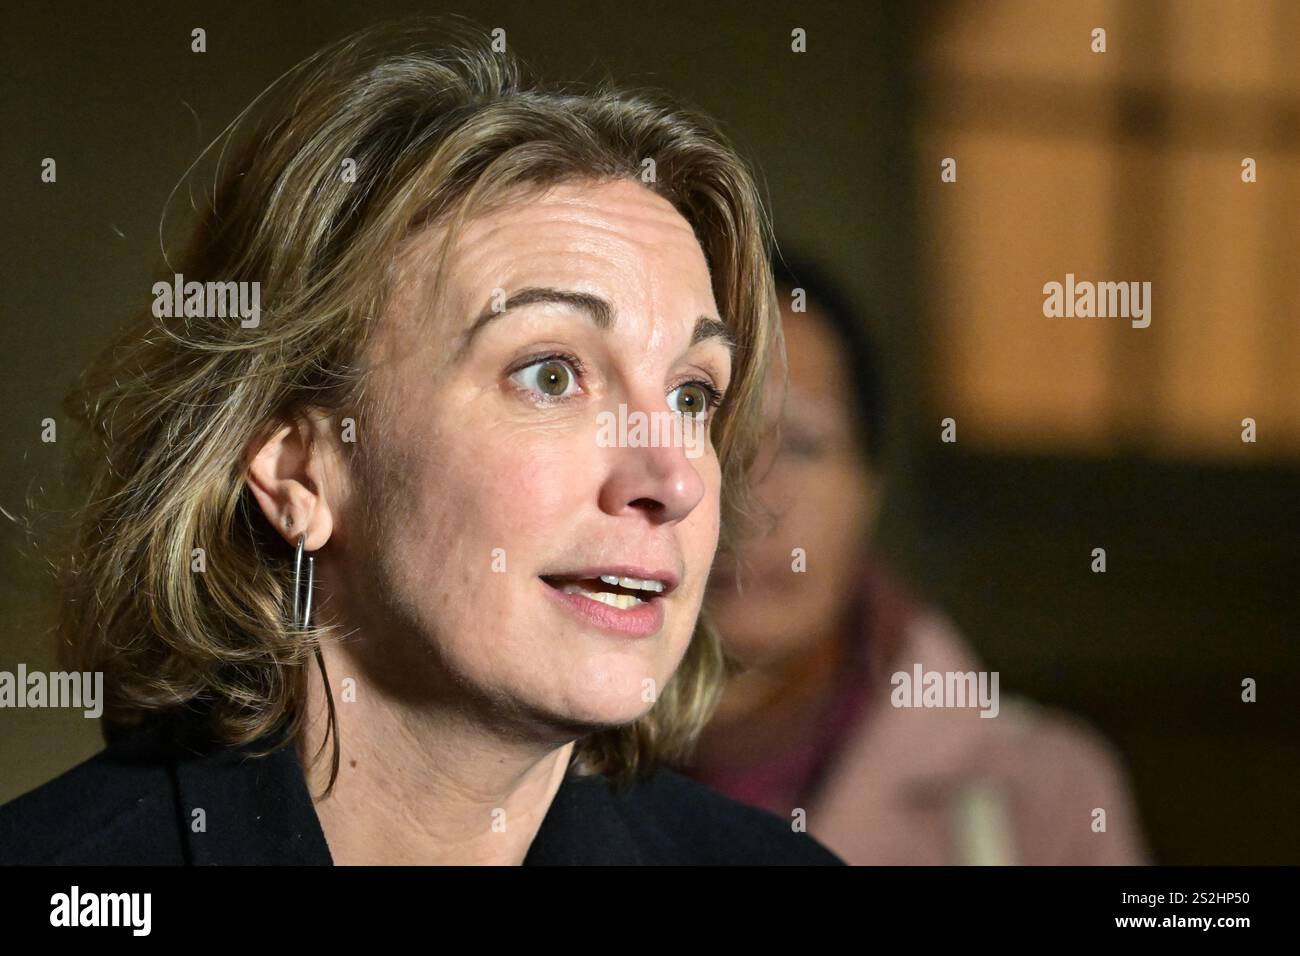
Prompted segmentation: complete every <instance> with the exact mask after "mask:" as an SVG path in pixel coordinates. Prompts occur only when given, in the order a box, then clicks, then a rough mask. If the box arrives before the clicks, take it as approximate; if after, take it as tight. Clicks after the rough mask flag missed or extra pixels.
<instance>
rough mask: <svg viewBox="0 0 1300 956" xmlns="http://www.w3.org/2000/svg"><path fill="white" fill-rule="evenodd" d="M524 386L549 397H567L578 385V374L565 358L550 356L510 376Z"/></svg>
mask: <svg viewBox="0 0 1300 956" xmlns="http://www.w3.org/2000/svg"><path fill="white" fill-rule="evenodd" d="M510 378H511V380H512V381H514V382H518V383H519V384H520V385H522V386H523V387H524V388H526V389H528V390H530V391H534V392H538V393H540V394H542V395H545V396H546V397H547V398H567V397H568V396H569V395H572V394H573V392H572V391H570V388H571V387H572V388H575V389H576V386H577V381H578V376H577V373H576V372H575V371H574V370H573V366H572V365H570V364H569V363H568V362H566V361H565V360H564V359H557V358H549V359H543V360H542V361H540V362H534V363H533V364H532V365H529V366H526V367H524V368H521V369H520V370H519V371H517V372H515V373H514V374H513V375H511V376H510Z"/></svg>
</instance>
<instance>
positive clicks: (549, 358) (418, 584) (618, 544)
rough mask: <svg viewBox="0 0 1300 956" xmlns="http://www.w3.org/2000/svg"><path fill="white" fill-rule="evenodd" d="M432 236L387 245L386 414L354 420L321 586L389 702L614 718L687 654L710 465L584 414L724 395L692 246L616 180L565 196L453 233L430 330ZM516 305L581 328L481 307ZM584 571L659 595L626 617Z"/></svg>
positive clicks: (641, 701)
mask: <svg viewBox="0 0 1300 956" xmlns="http://www.w3.org/2000/svg"><path fill="white" fill-rule="evenodd" d="M441 236H442V233H441V232H440V231H438V230H436V229H435V230H430V231H429V232H428V233H427V234H425V235H422V236H420V237H418V238H417V239H416V240H415V242H414V244H413V245H412V247H411V248H409V249H408V250H407V251H408V253H409V255H407V256H404V258H403V263H404V268H403V272H402V274H401V278H400V279H399V286H398V293H397V295H396V296H395V299H394V301H393V303H392V305H391V306H390V309H389V312H388V314H386V315H385V316H384V317H383V322H382V323H381V327H380V331H379V332H378V333H377V335H378V338H377V341H376V342H375V343H374V347H373V349H372V350H371V352H370V354H369V359H368V360H369V364H370V366H371V367H372V369H373V375H372V385H371V387H372V395H373V396H374V397H375V398H376V399H377V402H378V404H379V405H381V406H383V407H385V408H386V412H385V413H384V414H382V415H379V416H377V417H378V419H379V420H375V421H361V422H358V425H357V439H356V440H357V442H358V450H359V451H360V452H361V457H360V460H361V461H362V462H363V464H361V465H359V466H358V467H357V470H356V472H355V473H354V474H353V476H352V478H351V481H350V482H349V484H350V486H351V489H352V490H351V493H350V495H349V500H348V502H347V506H346V507H345V508H343V509H342V510H341V511H342V513H341V514H340V515H339V517H338V519H337V520H336V522H335V534H334V537H333V539H332V543H333V544H334V545H335V548H334V549H333V553H332V554H329V556H328V558H329V560H328V562H327V561H326V560H325V559H326V556H327V555H326V552H329V551H330V550H331V549H330V548H328V547H327V548H326V550H325V552H322V562H321V566H322V569H323V570H329V572H330V576H331V578H332V580H331V581H330V582H329V583H328V584H327V586H328V587H330V588H331V589H332V590H333V591H334V592H335V593H338V594H339V600H338V602H337V607H338V608H339V609H340V610H341V612H342V613H343V614H344V616H345V618H348V619H350V620H345V621H344V623H345V624H355V625H359V626H360V627H361V628H362V630H363V631H364V632H365V635H366V642H365V643H366V644H367V649H366V650H363V651H359V653H361V654H363V655H365V656H366V657H367V658H368V666H371V667H372V668H373V669H374V670H375V672H376V673H375V674H374V675H373V676H374V678H375V679H380V680H384V681H386V682H388V683H389V685H390V689H392V690H394V691H396V692H398V693H402V694H406V695H411V696H416V697H418V696H421V695H429V694H433V693H441V692H449V693H461V694H463V695H468V696H469V697H471V698H473V699H475V700H476V701H478V702H479V703H486V704H488V705H489V706H490V708H491V709H492V712H494V713H497V714H502V713H509V714H511V715H512V716H513V717H514V718H516V719H521V720H524V721H527V722H528V723H529V724H530V725H534V726H544V727H546V728H548V729H553V728H555V727H562V728H564V731H565V733H572V732H574V731H575V730H576V731H589V730H590V729H592V728H593V727H604V726H612V725H616V724H621V723H626V722H629V721H632V720H635V719H636V718H638V717H639V716H641V715H642V714H644V713H645V712H646V711H647V710H649V709H650V707H651V705H652V704H653V702H654V700H655V699H656V698H657V696H658V694H659V693H660V692H661V691H662V689H663V688H664V685H665V684H666V683H667V681H668V680H669V678H670V677H671V676H672V674H673V671H674V670H675V668H676V667H677V664H678V662H679V661H680V660H681V658H682V655H683V653H684V651H685V649H686V647H687V644H688V642H689V640H690V638H691V634H692V631H693V629H694V626H695V622H696V617H697V615H698V613H699V610H700V603H701V600H702V598H703V593H704V588H705V584H706V581H707V578H708V574H709V569H710V565H711V563H712V561H713V556H714V549H715V547H716V545H717V539H718V521H719V490H720V470H719V465H718V460H717V457H716V454H715V453H714V449H713V447H712V442H711V441H708V442H706V443H705V446H704V447H703V448H702V449H697V450H698V451H699V452H700V453H699V454H688V449H687V448H685V447H683V446H682V444H681V443H678V445H677V446H676V447H664V446H663V445H662V444H661V445H660V446H659V447H644V446H641V447H628V444H629V443H627V442H624V443H623V444H624V447H619V446H618V445H617V444H615V445H613V446H610V444H609V442H608V441H607V440H605V439H607V438H608V437H609V436H610V434H611V433H610V431H609V430H608V429H605V430H603V429H602V423H603V422H604V420H602V418H601V417H600V416H601V415H602V413H608V414H610V415H614V416H618V415H619V406H620V405H625V406H626V409H625V411H624V414H625V415H628V416H634V415H635V414H636V413H642V414H645V415H647V416H649V415H650V414H651V413H658V415H659V421H660V422H661V423H662V422H664V421H665V418H664V416H666V415H669V416H670V415H671V414H672V413H673V412H674V411H684V412H685V413H687V414H694V413H695V412H696V410H699V409H701V408H702V407H707V403H708V402H710V401H711V399H710V398H708V397H707V396H708V395H709V390H710V389H717V390H718V391H719V392H722V391H725V389H726V388H727V386H728V383H729V379H730V375H731V351H730V348H729V347H728V345H727V338H726V337H724V336H720V335H718V334H705V335H703V337H701V336H699V335H697V326H698V325H699V323H700V322H701V320H704V321H705V325H704V326H703V328H704V331H705V333H708V332H714V333H716V332H717V331H718V330H717V329H715V328H714V327H712V326H710V325H709V324H708V320H717V319H718V318H719V316H718V309H717V305H716V303H715V301H714V297H713V291H712V285H711V282H710V276H709V270H708V266H707V264H706V262H705V259H704V256H703V253H702V251H701V249H700V246H699V244H698V242H697V241H696V238H695V235H694V233H693V231H692V229H691V226H690V225H689V223H687V222H686V220H685V219H684V218H683V217H682V216H681V215H680V214H678V213H677V212H676V210H674V209H673V207H672V206H671V205H670V204H669V203H668V202H667V201H665V200H664V199H662V198H660V197H658V196H656V195H655V194H653V193H652V192H650V191H649V190H648V189H646V188H645V187H643V186H641V185H639V184H637V183H635V182H631V181H627V182H619V183H615V184H607V185H599V186H596V185H587V184H571V185H565V186H561V187H557V188H555V189H553V190H551V191H550V192H549V193H547V194H545V195H543V196H540V197H539V196H537V195H535V194H534V195H532V196H530V197H527V198H522V199H519V200H518V201H515V202H513V203H512V204H511V205H509V206H508V207H506V208H503V209H499V210H497V211H494V212H492V213H490V214H486V215H484V216H482V217H480V218H478V219H476V220H473V221H471V222H470V223H469V224H468V225H467V227H466V229H465V230H464V231H463V232H462V234H461V235H460V237H459V240H458V241H457V242H456V244H455V245H454V246H453V251H452V253H451V258H450V259H449V262H448V272H447V275H448V277H449V279H448V286H447V288H446V297H445V299H444V303H443V305H442V307H441V308H439V309H438V310H436V314H433V313H431V312H430V311H428V310H429V305H428V301H429V300H428V298H427V291H428V288H429V286H428V285H426V283H427V282H429V281H430V280H431V275H430V270H429V269H428V267H427V263H428V262H429V261H430V257H431V255H432V252H433V249H434V241H435V239H438V238H441ZM524 290H557V291H558V292H562V293H570V294H572V293H578V294H580V295H582V296H588V297H592V298H591V299H590V300H588V301H589V302H591V303H595V305H594V312H593V311H592V310H591V309H589V308H588V307H584V306H583V305H582V304H581V300H578V299H575V298H573V297H572V296H570V299H569V301H568V302H565V301H547V296H548V295H550V294H549V293H546V294H543V293H536V292H535V293H533V294H532V296H531V301H530V302H526V303H524V304H519V305H510V306H509V307H508V308H506V309H504V311H503V310H502V308H501V307H502V305H503V304H504V303H509V302H510V301H511V300H512V298H513V297H517V296H518V295H519V294H520V293H521V292H523V291H524ZM551 298H554V296H551ZM597 300H603V303H604V304H605V305H601V304H600V303H599V302H598V301H597ZM647 420H648V419H647ZM606 424H607V423H606ZM614 437H615V439H616V440H617V434H616V433H615V435H614ZM602 574H605V575H615V576H618V577H620V578H622V577H628V578H638V579H643V580H647V581H653V582H654V583H652V584H650V585H649V587H650V588H651V589H653V588H655V587H662V588H663V589H664V590H663V593H656V592H655V591H654V590H646V589H645V587H644V586H642V585H641V584H639V583H637V584H636V587H635V588H634V589H633V590H634V592H635V594H639V595H640V597H641V598H642V599H643V600H642V601H641V603H637V604H635V605H634V606H632V607H630V608H624V607H622V606H612V604H615V603H616V604H620V605H622V604H627V603H630V602H631V601H633V600H634V599H635V595H634V593H633V591H628V592H627V594H626V595H624V594H623V592H624V590H625V586H624V585H615V586H612V585H610V584H608V583H602V582H600V581H599V580H598V577H599V576H600V575H602ZM566 590H567V591H569V592H573V593H567V594H566V593H565V592H566ZM596 591H603V592H606V593H607V594H610V593H618V595H619V596H617V597H612V598H610V597H606V598H605V599H604V601H605V602H612V603H604V602H602V600H600V599H593V598H592V597H589V596H586V595H589V594H592V593H594V592H596ZM440 689H441V690H440Z"/></svg>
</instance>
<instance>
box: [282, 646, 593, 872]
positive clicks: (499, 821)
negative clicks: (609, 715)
mask: <svg viewBox="0 0 1300 956" xmlns="http://www.w3.org/2000/svg"><path fill="white" fill-rule="evenodd" d="M331 652H333V656H338V655H339V654H340V652H339V651H338V650H337V649H335V648H327V649H326V651H325V654H326V664H327V666H328V669H329V671H330V672H331V673H334V674H337V673H357V671H356V670H355V669H349V668H348V665H347V664H346V663H345V661H342V660H335V661H331V656H332V655H331ZM334 690H335V708H336V711H337V713H338V718H339V724H340V726H341V729H342V733H341V735H340V759H339V773H338V778H337V780H336V781H335V784H334V788H333V790H332V791H331V792H330V794H329V795H328V796H327V797H324V798H323V799H322V798H321V797H320V796H319V794H321V793H322V792H323V791H324V789H325V786H326V785H327V783H328V781H329V774H330V767H331V763H332V760H331V754H332V746H333V744H332V741H331V742H330V744H328V745H327V746H326V747H325V748H324V749H323V751H321V757H320V759H319V760H317V761H316V762H315V764H314V765H312V766H311V767H310V769H309V771H308V773H307V780H308V785H309V787H310V789H311V793H312V796H313V799H314V800H315V802H316V813H317V817H318V818H319V820H320V824H321V829H322V830H323V831H324V834H325V839H326V842H327V843H328V845H329V849H330V855H331V856H332V857H333V859H334V862H335V864H337V865H349V864H369V865H385V864H465V865H477V864H488V865H493V864H496V865H517V864H520V863H522V862H523V860H524V857H525V856H526V855H527V853H528V848H529V847H530V846H531V845H532V842H533V838H534V837H535V836H536V835H537V831H538V829H539V828H540V827H541V824H542V820H543V819H544V818H545V817H546V813H547V811H548V810H549V809H550V806H551V801H552V800H553V799H554V798H555V794H556V792H557V791H558V790H559V788H560V784H561V783H562V782H563V779H564V775H565V772H566V770H567V768H568V764H569V756H570V754H571V753H572V750H573V746H574V745H573V744H572V743H568V744H563V745H561V746H558V747H555V748H552V749H549V750H548V749H546V748H544V747H539V746H537V745H536V744H531V743H523V742H506V741H504V740H503V739H502V738H501V737H498V736H493V735H491V734H488V733H487V732H485V731H483V730H481V729H480V728H479V727H477V726H476V725H474V724H472V723H471V722H469V721H467V720H466V719H464V717H463V716H459V715H456V714H453V713H449V712H446V711H439V710H435V709H432V708H430V709H426V710H420V711H414V710H412V709H411V708H410V707H408V706H405V705H403V704H401V703H395V702H392V701H388V700H386V699H381V698H379V697H378V696H377V695H375V694H369V695H367V694H358V695H357V699H356V700H349V701H348V702H346V703H344V702H342V701H340V700H339V698H338V688H337V687H335V688H334ZM309 697H310V699H311V710H310V713H311V714H313V715H315V716H316V718H317V719H315V720H314V721H313V723H312V724H311V725H309V726H308V728H307V729H306V731H305V732H304V734H303V736H302V738H301V739H300V740H299V742H298V750H299V754H300V756H301V757H302V760H303V765H304V766H308V765H309V763H310V761H311V758H312V757H314V756H315V754H316V752H317V750H318V749H319V748H320V744H321V742H322V740H323V739H324V731H325V724H326V720H325V719H324V717H323V716H321V715H324V714H325V713H327V710H326V706H327V705H326V703H325V698H324V691H323V687H322V684H321V681H320V675H319V674H318V673H316V672H315V671H314V670H313V680H312V682H311V692H310V694H309Z"/></svg>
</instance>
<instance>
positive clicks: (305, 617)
mask: <svg viewBox="0 0 1300 956" xmlns="http://www.w3.org/2000/svg"><path fill="white" fill-rule="evenodd" d="M306 543H307V536H306V535H305V534H303V535H299V536H298V553H297V554H296V555H294V559H293V626H294V627H295V628H297V629H298V630H300V631H305V630H307V625H308V623H310V621H311V591H312V586H313V585H315V583H316V559H315V558H314V557H312V556H311V555H310V554H309V555H307V596H306V598H305V599H304V598H303V595H302V551H303V546H304V545H305V544H306ZM299 610H301V611H302V618H301V620H299V616H298V612H299Z"/></svg>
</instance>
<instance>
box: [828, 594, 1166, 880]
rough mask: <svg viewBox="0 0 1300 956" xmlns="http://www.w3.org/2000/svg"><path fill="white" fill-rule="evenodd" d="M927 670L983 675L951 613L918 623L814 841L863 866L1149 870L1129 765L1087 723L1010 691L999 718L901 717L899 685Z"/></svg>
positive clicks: (835, 776) (840, 763)
mask: <svg viewBox="0 0 1300 956" xmlns="http://www.w3.org/2000/svg"><path fill="white" fill-rule="evenodd" d="M916 663H920V664H921V665H922V667H923V669H924V670H925V671H940V672H943V671H972V670H975V671H978V670H979V669H980V667H981V665H980V663H979V662H978V660H977V659H976V658H975V655H974V654H973V653H972V652H971V651H970V649H969V648H968V647H967V646H966V644H965V642H964V641H963V640H962V639H961V637H960V636H959V635H958V634H957V633H956V631H955V630H954V628H953V627H952V626H951V624H949V623H948V622H947V621H946V620H945V619H944V618H943V617H941V616H940V615H938V614H936V613H934V612H931V611H925V612H922V613H920V614H917V615H915V616H913V617H912V619H911V620H910V622H909V624H908V626H907V627H906V628H905V629H904V631H903V634H902V639H901V641H900V643H899V645H898V647H897V648H896V649H895V650H894V653H893V654H892V655H891V658H890V659H889V661H888V662H887V666H885V667H882V668H879V669H878V671H877V674H876V677H875V678H873V680H874V682H875V686H874V687H873V689H872V691H873V692H872V693H871V695H870V696H869V702H868V704H867V705H866V712H865V718H864V719H862V720H860V721H859V722H858V724H857V725H856V726H855V727H854V728H853V730H852V731H851V732H850V733H849V735H848V736H847V738H846V741H845V743H844V745H843V746H842V747H841V749H840V752H839V754H838V755H837V756H836V758H835V759H834V760H833V761H832V763H831V764H830V766H829V768H828V770H827V772H826V776H825V777H824V779H823V781H822V784H821V786H820V787H819V788H818V791H817V795H816V798H815V799H814V800H813V801H812V802H811V805H810V806H809V807H808V808H807V809H808V830H809V832H811V833H812V834H813V836H815V837H817V838H818V839H819V840H821V841H822V842H823V843H824V844H825V845H826V846H827V847H829V848H830V849H831V850H833V851H835V852H836V853H837V854H839V855H840V856H841V857H843V858H844V859H845V860H846V861H848V862H849V863H852V864H959V863H965V864H1030V865H1038V864H1133V863H1146V862H1149V860H1148V859H1147V851H1146V848H1145V846H1144V842H1143V839H1142V835H1141V832H1140V828H1139V823H1138V819H1137V814H1136V810H1135V807H1134V804H1133V799H1132V797H1131V796H1130V794H1129V791H1128V786H1127V783H1126V780H1125V774H1124V771H1123V769H1122V767H1121V763H1120V761H1119V759H1118V757H1117V755H1116V754H1115V752H1114V751H1113V750H1112V749H1111V747H1110V746H1109V745H1108V744H1107V743H1106V741H1104V740H1103V739H1102V738H1101V737H1100V736H1099V735H1098V734H1097V733H1096V732H1095V731H1093V730H1092V729H1091V728H1090V727H1089V726H1088V725H1087V724H1086V723H1085V722H1084V721H1082V720H1080V719H1078V718H1074V717H1071V716H1069V715H1067V714H1065V713H1064V712H1061V711H1057V710H1052V709H1048V708H1043V707H1039V706H1037V705H1035V704H1033V703H1031V702H1030V701H1028V700H1024V699H1017V698H1013V697H1010V696H1009V695H1003V698H1002V700H1001V705H1000V711H999V713H998V716H996V717H993V718H988V717H981V716H980V714H979V710H978V708H970V709H957V708H946V709H945V708H932V709H926V708H896V707H894V706H893V705H892V704H891V702H890V691H891V689H892V688H891V687H890V684H889V676H890V675H891V674H893V673H895V672H897V671H906V672H908V673H911V672H912V670H913V665H914V664H916ZM1098 809H1100V810H1104V811H1105V818H1104V825H1105V830H1104V832H1100V826H1101V818H1100V816H1099V815H1095V814H1094V811H1096V810H1098ZM1095 820H1096V821H1097V822H1094V821H1095Z"/></svg>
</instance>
